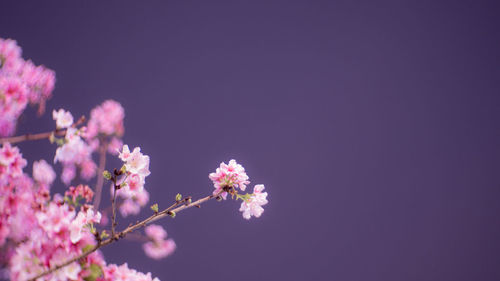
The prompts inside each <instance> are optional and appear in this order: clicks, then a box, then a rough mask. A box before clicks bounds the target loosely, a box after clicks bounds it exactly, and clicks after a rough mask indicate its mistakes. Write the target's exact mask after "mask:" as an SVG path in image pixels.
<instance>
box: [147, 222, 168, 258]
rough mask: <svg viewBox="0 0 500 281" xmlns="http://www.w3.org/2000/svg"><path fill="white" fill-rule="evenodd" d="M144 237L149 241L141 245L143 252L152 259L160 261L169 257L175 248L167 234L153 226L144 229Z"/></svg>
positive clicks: (157, 226)
mask: <svg viewBox="0 0 500 281" xmlns="http://www.w3.org/2000/svg"><path fill="white" fill-rule="evenodd" d="M144 232H145V233H146V237H148V238H149V239H151V241H149V242H146V243H145V244H144V245H143V247H142V248H143V249H144V252H145V253H146V255H147V256H148V257H150V258H152V259H162V258H165V257H167V256H169V255H171V254H172V253H173V252H174V251H175V248H176V245H175V242H174V240H172V239H168V240H166V238H167V232H166V231H165V229H163V227H161V226H159V225H156V224H153V225H149V226H147V227H146V228H145V229H144Z"/></svg>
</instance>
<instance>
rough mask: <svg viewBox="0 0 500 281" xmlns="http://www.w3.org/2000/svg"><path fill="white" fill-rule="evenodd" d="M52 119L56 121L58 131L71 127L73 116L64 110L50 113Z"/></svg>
mask: <svg viewBox="0 0 500 281" xmlns="http://www.w3.org/2000/svg"><path fill="white" fill-rule="evenodd" d="M52 118H53V119H54V120H56V126H57V128H58V129H64V128H68V127H69V126H71V125H73V115H71V113H70V112H69V111H65V110H64V109H62V108H61V109H59V110H58V111H55V110H54V111H52Z"/></svg>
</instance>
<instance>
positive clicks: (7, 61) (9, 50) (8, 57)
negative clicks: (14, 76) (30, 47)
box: [0, 38, 21, 69]
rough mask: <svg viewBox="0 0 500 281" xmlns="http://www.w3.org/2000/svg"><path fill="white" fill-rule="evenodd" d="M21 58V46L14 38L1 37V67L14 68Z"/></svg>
mask: <svg viewBox="0 0 500 281" xmlns="http://www.w3.org/2000/svg"><path fill="white" fill-rule="evenodd" d="M20 59H21V48H20V47H19V46H18V45H17V42H16V41H14V40H12V39H2V38H0V69H1V68H3V67H5V68H7V69H10V68H13V67H14V65H15V64H17V63H18V61H19V60H20Z"/></svg>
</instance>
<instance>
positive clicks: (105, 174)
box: [102, 170, 111, 180]
mask: <svg viewBox="0 0 500 281" xmlns="http://www.w3.org/2000/svg"><path fill="white" fill-rule="evenodd" d="M102 176H103V177H104V178H105V179H107V180H110V179H111V173H110V172H109V171H108V170H104V171H103V172H102Z"/></svg>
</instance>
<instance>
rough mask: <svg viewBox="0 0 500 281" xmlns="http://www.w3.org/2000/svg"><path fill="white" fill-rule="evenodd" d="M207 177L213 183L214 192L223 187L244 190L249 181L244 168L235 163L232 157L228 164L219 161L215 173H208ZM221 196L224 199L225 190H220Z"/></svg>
mask: <svg viewBox="0 0 500 281" xmlns="http://www.w3.org/2000/svg"><path fill="white" fill-rule="evenodd" d="M208 177H209V178H210V179H211V180H212V181H213V183H214V187H215V190H214V194H217V193H219V192H221V191H222V189H223V188H224V187H226V188H239V189H240V190H241V191H245V189H246V186H247V184H249V183H250V182H249V181H248V176H247V174H246V173H245V168H243V166H241V165H240V164H238V163H236V160H234V159H231V160H230V161H229V164H226V163H224V162H222V163H220V166H219V168H217V170H216V171H215V173H210V174H209V175H208ZM221 196H222V197H223V198H224V199H226V197H227V192H222V194H221Z"/></svg>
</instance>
